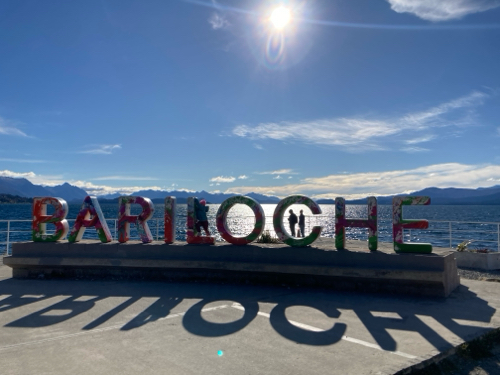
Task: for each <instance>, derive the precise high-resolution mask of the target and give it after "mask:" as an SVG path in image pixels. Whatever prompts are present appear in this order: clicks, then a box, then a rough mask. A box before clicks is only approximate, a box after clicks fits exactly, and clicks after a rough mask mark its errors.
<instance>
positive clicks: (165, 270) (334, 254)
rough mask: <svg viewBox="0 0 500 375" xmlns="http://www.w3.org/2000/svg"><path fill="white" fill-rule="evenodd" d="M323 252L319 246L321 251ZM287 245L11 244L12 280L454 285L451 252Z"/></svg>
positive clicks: (439, 289)
mask: <svg viewBox="0 0 500 375" xmlns="http://www.w3.org/2000/svg"><path fill="white" fill-rule="evenodd" d="M324 247H325V246H324ZM324 247H323V248H321V247H307V248H291V247H288V246H286V245H259V244H256V245H253V244H252V245H247V246H233V245H228V244H217V245H215V246H206V245H188V244H186V243H175V244H171V245H166V244H163V243H161V242H154V243H151V244H142V243H138V242H129V243H127V244H119V243H109V244H101V243H98V242H95V241H82V242H80V243H73V244H70V243H68V242H64V241H63V242H57V243H33V242H25V243H15V244H13V248H12V256H10V257H5V258H4V264H5V265H8V266H10V267H12V268H13V276H14V277H16V278H35V277H39V276H40V275H44V277H92V278H94V277H126V278H148V279H158V278H161V279H168V280H173V279H175V280H196V281H204V280H210V281H217V280H218V281H223V282H244V283H247V282H252V283H278V284H283V283H286V284H291V285H306V286H321V287H330V288H334V289H342V290H360V291H377V292H391V293H404V294H408V293H410V294H417V295H430V296H439V297H446V296H448V295H449V294H450V293H451V292H452V291H453V290H454V289H455V288H456V287H458V285H459V284H460V280H459V276H458V271H457V265H456V261H455V258H454V254H453V252H446V253H442V254H439V255H438V254H425V255H424V254H395V253H384V252H380V251H377V252H368V251H348V250H343V251H334V250H331V249H329V248H324Z"/></svg>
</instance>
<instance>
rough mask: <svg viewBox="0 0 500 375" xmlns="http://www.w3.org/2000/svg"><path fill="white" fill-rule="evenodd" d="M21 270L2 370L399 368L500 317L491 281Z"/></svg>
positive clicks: (3, 271)
mask: <svg viewBox="0 0 500 375" xmlns="http://www.w3.org/2000/svg"><path fill="white" fill-rule="evenodd" d="M11 272H12V271H11V269H10V268H8V267H6V266H0V369H1V370H0V371H1V373H2V374H33V373H36V374H67V373H72V374H75V375H76V374H90V373H92V374H115V373H117V374H118V373H119V374H138V373H140V374H141V375H143V374H201V373H203V374H235V373H239V374H257V373H258V374H394V373H396V372H398V371H400V370H402V369H405V368H408V367H409V366H412V365H414V364H417V363H420V362H422V361H423V360H427V359H429V358H432V357H433V356H435V355H438V354H439V353H445V352H447V351H448V350H450V349H452V348H453V347H455V346H456V345H458V344H460V343H461V342H463V341H464V340H470V339H472V338H474V337H476V336H478V335H480V334H482V333H484V332H486V331H487V330H488V329H491V328H493V327H499V326H500V314H499V313H498V309H499V307H500V284H499V283H491V282H479V281H471V280H462V284H463V285H462V286H460V287H459V288H458V289H457V290H456V291H455V292H453V293H452V294H451V296H450V297H449V298H447V299H442V298H425V297H404V296H392V295H383V294H363V293H348V292H336V291H331V290H317V289H308V288H291V289H290V288H287V287H265V286H253V285H244V286H241V285H239V286H234V285H224V284H198V283H166V282H165V283H163V282H126V281H88V280H15V279H12V278H11V277H10V275H11ZM220 350H221V351H222V355H219V354H218V352H219V351H220Z"/></svg>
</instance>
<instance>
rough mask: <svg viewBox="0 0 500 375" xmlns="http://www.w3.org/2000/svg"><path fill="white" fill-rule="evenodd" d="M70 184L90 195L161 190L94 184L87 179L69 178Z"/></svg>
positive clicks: (154, 187) (156, 188)
mask: <svg viewBox="0 0 500 375" xmlns="http://www.w3.org/2000/svg"><path fill="white" fill-rule="evenodd" d="M68 182H69V183H70V184H71V185H74V186H78V187H79V188H82V189H83V190H85V191H86V192H87V193H88V194H90V195H97V196H99V195H106V194H115V193H119V194H122V195H129V194H132V193H133V192H135V191H139V190H163V189H162V188H161V187H159V186H121V187H116V186H107V185H96V184H94V183H92V182H88V181H80V180H77V181H74V180H70V181H68Z"/></svg>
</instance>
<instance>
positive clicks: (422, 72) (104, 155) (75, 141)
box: [0, 0, 500, 199]
mask: <svg viewBox="0 0 500 375" xmlns="http://www.w3.org/2000/svg"><path fill="white" fill-rule="evenodd" d="M277 9H279V10H278V11H277V12H276V10H277ZM280 15H281V17H280ZM287 20H288V22H287ZM0 56H1V58H0V176H9V177H24V178H27V179H29V180H30V181H31V182H33V183H35V184H43V185H57V184H61V183H64V182H69V183H70V184H73V185H76V186H79V187H81V188H83V189H85V190H86V191H87V192H88V193H90V194H95V195H103V194H109V193H116V192H118V193H122V194H130V193H132V192H134V191H137V190H140V189H155V190H181V189H185V190H192V191H200V190H206V191H210V192H233V193H241V194H244V193H248V192H258V193H262V194H268V195H276V196H279V197H284V196H287V195H291V194H305V195H307V196H310V197H313V198H335V197H337V196H342V197H345V198H348V199H349V198H360V197H365V196H368V195H390V194H395V193H404V192H411V191H416V190H419V189H423V188H425V187H433V186H435V187H443V188H444V187H467V188H477V187H488V186H494V185H500V0H439V1H438V0H356V1H352V0H309V1H304V0H302V1H300V0H295V1H293V0H289V1H285V0H281V1H264V0H252V1H250V0H217V1H215V0H169V1H164V0H147V1H138V0H116V1H115V0H86V1H57V0H51V1H37V0H32V1H28V0H3V1H1V2H0Z"/></svg>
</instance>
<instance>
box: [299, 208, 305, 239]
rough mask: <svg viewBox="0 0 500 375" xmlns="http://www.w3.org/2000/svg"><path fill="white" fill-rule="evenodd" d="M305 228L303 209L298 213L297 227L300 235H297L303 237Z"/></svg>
mask: <svg viewBox="0 0 500 375" xmlns="http://www.w3.org/2000/svg"><path fill="white" fill-rule="evenodd" d="M305 228H306V217H305V216H304V211H303V210H300V215H299V229H300V236H299V237H304V236H305V235H304V233H305Z"/></svg>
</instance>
